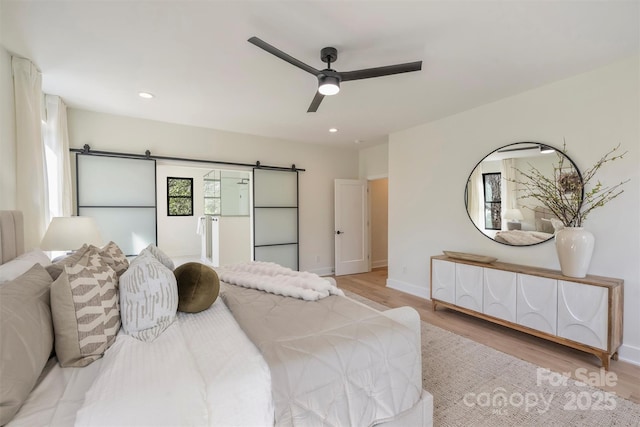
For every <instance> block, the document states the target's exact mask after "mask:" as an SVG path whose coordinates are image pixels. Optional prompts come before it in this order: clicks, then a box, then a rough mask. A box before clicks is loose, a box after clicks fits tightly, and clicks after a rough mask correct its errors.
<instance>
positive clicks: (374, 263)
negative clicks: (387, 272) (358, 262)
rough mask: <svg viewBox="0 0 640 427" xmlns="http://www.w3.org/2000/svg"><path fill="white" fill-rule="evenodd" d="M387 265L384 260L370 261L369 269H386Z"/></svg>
mask: <svg viewBox="0 0 640 427" xmlns="http://www.w3.org/2000/svg"><path fill="white" fill-rule="evenodd" d="M388 265H389V263H388V262H387V260H386V259H381V260H378V261H372V262H371V268H380V267H387V266H388Z"/></svg>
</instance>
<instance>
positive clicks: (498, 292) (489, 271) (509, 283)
mask: <svg viewBox="0 0 640 427" xmlns="http://www.w3.org/2000/svg"><path fill="white" fill-rule="evenodd" d="M483 298H484V305H483V309H484V314H488V315H489V316H493V317H497V318H498V319H503V320H508V321H509V322H514V323H515V321H516V273H514V272H512V271H502V270H494V269H493V268H485V269H484V292H483Z"/></svg>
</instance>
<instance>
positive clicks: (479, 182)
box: [465, 142, 581, 246]
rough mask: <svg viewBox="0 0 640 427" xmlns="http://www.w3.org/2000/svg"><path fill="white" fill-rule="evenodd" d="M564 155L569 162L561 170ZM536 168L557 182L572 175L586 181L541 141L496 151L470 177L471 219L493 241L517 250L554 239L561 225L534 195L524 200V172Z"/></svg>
mask: <svg viewBox="0 0 640 427" xmlns="http://www.w3.org/2000/svg"><path fill="white" fill-rule="evenodd" d="M559 156H562V157H563V158H564V159H565V161H564V167H563V170H558V161H559ZM532 168H536V169H537V170H539V171H540V172H541V173H542V174H544V175H545V176H548V177H549V178H550V179H551V180H552V181H555V182H558V180H559V179H560V178H566V177H567V176H570V177H576V179H581V177H580V174H579V173H578V169H577V167H576V165H575V163H574V162H573V161H572V160H571V159H570V158H569V157H567V156H566V155H565V154H564V153H563V152H562V151H559V150H556V149H555V148H553V147H551V146H549V145H546V144H540V143H534V142H518V143H515V144H510V145H507V146H504V147H501V148H499V149H497V150H496V151H494V152H492V153H490V154H489V155H488V156H486V157H485V158H484V159H482V160H481V161H480V162H479V163H478V164H477V165H476V167H475V168H474V169H473V171H472V172H471V175H469V179H468V180H467V186H466V189H465V205H466V207H467V213H468V214H469V218H470V219H471V221H472V222H473V224H474V225H475V226H476V228H477V229H478V230H479V231H480V232H481V233H482V234H484V235H485V236H487V237H488V238H490V239H492V240H494V241H496V242H499V243H503V244H506V245H512V246H529V245H535V244H538V243H543V242H546V241H548V240H550V239H551V238H552V237H553V236H554V233H555V229H556V228H559V227H561V222H560V221H559V220H558V219H557V218H556V217H555V216H554V215H553V214H552V212H551V211H550V210H549V209H548V208H546V207H544V206H542V205H541V203H540V202H539V201H538V200H535V199H533V198H531V197H529V198H524V197H523V196H522V195H523V194H524V189H523V188H522V184H518V182H525V181H526V179H527V178H525V177H523V176H522V175H521V173H520V171H523V172H529V171H530V170H531V169H532Z"/></svg>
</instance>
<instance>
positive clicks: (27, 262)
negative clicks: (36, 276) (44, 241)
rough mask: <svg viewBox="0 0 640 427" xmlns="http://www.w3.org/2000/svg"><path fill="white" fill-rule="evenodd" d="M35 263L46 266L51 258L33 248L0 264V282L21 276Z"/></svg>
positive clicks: (49, 263)
mask: <svg viewBox="0 0 640 427" xmlns="http://www.w3.org/2000/svg"><path fill="white" fill-rule="evenodd" d="M36 264H40V265H41V266H43V267H46V266H48V265H51V260H50V259H49V257H48V256H47V255H46V254H45V253H44V252H42V251H41V250H40V249H34V250H32V251H31V252H27V253H24V254H22V255H20V256H19V257H17V258H14V259H12V260H11V261H9V262H7V263H5V264H2V265H0V283H4V282H8V281H10V280H13V279H15V278H17V277H18V276H21V275H22V274H24V273H26V272H27V271H29V269H30V268H31V267H33V266H34V265H36Z"/></svg>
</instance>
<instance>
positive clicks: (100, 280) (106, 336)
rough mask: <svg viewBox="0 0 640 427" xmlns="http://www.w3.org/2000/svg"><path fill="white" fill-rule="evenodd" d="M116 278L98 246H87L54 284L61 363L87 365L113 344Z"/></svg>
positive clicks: (116, 324)
mask: <svg viewBox="0 0 640 427" xmlns="http://www.w3.org/2000/svg"><path fill="white" fill-rule="evenodd" d="M117 280H118V279H117V276H116V272H115V271H114V270H113V269H112V268H111V267H109V265H107V264H106V263H105V262H104V261H103V260H102V257H101V256H100V253H99V252H98V251H97V250H96V248H88V249H87V250H86V251H85V253H84V255H83V256H82V257H81V258H80V259H79V260H78V262H77V263H76V264H73V265H70V266H69V265H67V266H65V267H64V271H63V272H62V274H60V276H59V277H58V279H57V280H56V281H55V282H53V284H52V285H51V314H52V318H53V326H54V331H55V349H56V356H57V357H58V361H59V362H60V365H61V366H62V367H70V366H75V367H79V366H86V365H88V364H90V363H91V362H93V361H95V360H97V359H99V358H100V357H102V355H103V354H104V352H105V351H106V350H107V348H109V347H110V346H111V344H113V341H114V340H115V337H116V334H117V333H118V330H119V329H120V307H119V298H118V291H117V289H116V283H117Z"/></svg>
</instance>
